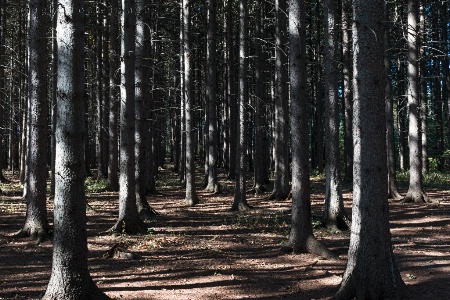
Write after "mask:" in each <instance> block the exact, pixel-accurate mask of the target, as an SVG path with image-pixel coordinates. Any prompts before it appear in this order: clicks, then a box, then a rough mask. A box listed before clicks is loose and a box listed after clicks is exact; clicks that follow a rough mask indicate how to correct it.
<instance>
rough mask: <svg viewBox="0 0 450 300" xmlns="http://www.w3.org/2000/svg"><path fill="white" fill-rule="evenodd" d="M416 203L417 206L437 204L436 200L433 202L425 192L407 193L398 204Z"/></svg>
mask: <svg viewBox="0 0 450 300" xmlns="http://www.w3.org/2000/svg"><path fill="white" fill-rule="evenodd" d="M411 202H413V203H417V204H439V201H438V200H433V199H431V198H430V197H428V195H427V194H426V193H425V192H422V191H408V193H407V194H406V196H405V197H404V198H403V199H401V200H400V203H411Z"/></svg>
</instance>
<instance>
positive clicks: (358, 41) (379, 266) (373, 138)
mask: <svg viewBox="0 0 450 300" xmlns="http://www.w3.org/2000/svg"><path fill="white" fill-rule="evenodd" d="M353 3H354V4H353V5H354V6H353V7H354V19H355V22H354V23H353V49H354V54H353V74H354V80H353V86H354V96H355V98H354V102H353V134H354V138H353V144H354V145H355V148H354V154H355V157H354V159H355V163H354V166H353V216H352V220H353V222H352V228H351V236H350V249H349V252H348V263H347V268H346V270H345V273H344V276H343V279H342V282H341V285H340V287H339V290H338V292H337V293H336V294H335V296H334V297H333V299H354V298H356V299H388V298H389V299H402V298H403V296H404V294H403V292H404V288H405V284H404V283H403V281H402V278H401V276H400V272H399V270H398V268H397V265H396V263H395V260H394V257H393V251H392V243H391V234H390V229H389V213H388V211H389V203H388V198H387V190H386V186H387V174H388V172H387V164H386V160H387V158H386V142H385V139H386V131H385V129H386V120H385V85H386V82H385V76H384V75H385V73H384V64H383V57H384V43H383V41H384V39H383V38H379V39H374V36H378V37H382V36H383V34H384V32H383V27H384V22H383V5H384V1H381V0H378V1H366V0H355V1H354V2H353Z"/></svg>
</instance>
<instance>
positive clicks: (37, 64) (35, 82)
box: [18, 0, 50, 242]
mask: <svg viewBox="0 0 450 300" xmlns="http://www.w3.org/2000/svg"><path fill="white" fill-rule="evenodd" d="M29 14H30V15H29V35H28V36H29V40H28V41H29V73H28V76H29V103H30V107H29V113H28V114H27V115H28V118H29V120H28V121H27V125H28V130H27V132H28V136H29V138H28V140H27V142H28V145H27V147H26V149H27V155H26V156H27V168H26V170H27V172H28V174H27V175H26V179H27V183H26V184H25V188H26V189H27V191H26V192H25V195H26V202H27V212H26V220H25V225H24V227H23V228H22V230H21V231H20V232H19V233H18V234H19V235H23V236H31V237H32V238H37V239H38V241H39V242H40V241H41V240H42V239H43V238H46V237H48V236H49V233H50V232H49V231H50V226H49V224H48V220H47V207H46V200H47V197H46V192H47V189H46V187H47V159H46V157H47V116H48V103H47V101H46V100H47V75H48V74H47V73H48V67H47V65H48V52H47V44H46V43H44V42H42V41H43V40H45V38H46V36H45V35H46V34H47V32H48V29H49V28H48V27H49V26H48V25H49V24H50V22H49V21H50V20H49V11H48V7H47V4H46V3H45V2H43V1H36V0H32V1H30V12H29ZM42 35H44V36H42Z"/></svg>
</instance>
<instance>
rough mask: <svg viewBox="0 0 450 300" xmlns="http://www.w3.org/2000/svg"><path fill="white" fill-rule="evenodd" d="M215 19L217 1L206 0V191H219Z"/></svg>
mask: <svg viewBox="0 0 450 300" xmlns="http://www.w3.org/2000/svg"><path fill="white" fill-rule="evenodd" d="M216 20H217V2H216V0H209V1H208V31H207V51H206V60H207V63H206V66H207V76H206V98H207V103H208V108H207V109H208V122H207V124H208V139H207V140H208V145H207V147H208V152H207V153H208V161H207V162H208V168H207V170H208V174H207V175H208V182H207V186H206V189H205V190H206V191H209V192H214V193H218V192H220V186H219V182H218V180H217V160H218V151H217V148H218V147H217V88H216V86H217V56H216V48H217V45H216V40H217V34H216V31H217V29H216V27H217V26H216V23H217V22H216Z"/></svg>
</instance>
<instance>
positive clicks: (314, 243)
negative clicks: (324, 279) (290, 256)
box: [280, 236, 339, 260]
mask: <svg viewBox="0 0 450 300" xmlns="http://www.w3.org/2000/svg"><path fill="white" fill-rule="evenodd" d="M280 250H281V251H283V252H290V253H294V254H297V253H311V254H314V255H318V256H320V257H322V258H324V259H329V260H339V257H338V256H337V255H336V254H334V253H333V252H331V251H330V250H328V249H327V248H326V247H325V246H324V245H323V244H322V243H321V242H319V241H318V240H317V239H316V238H315V237H314V236H309V237H306V238H304V239H302V241H301V242H293V241H292V240H289V241H287V242H285V243H284V244H282V245H281V249H280Z"/></svg>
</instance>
